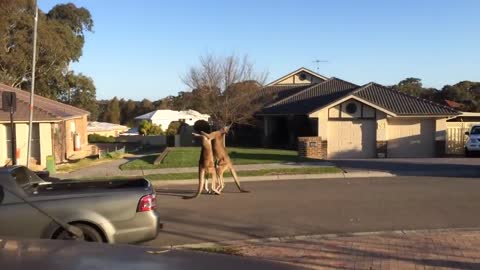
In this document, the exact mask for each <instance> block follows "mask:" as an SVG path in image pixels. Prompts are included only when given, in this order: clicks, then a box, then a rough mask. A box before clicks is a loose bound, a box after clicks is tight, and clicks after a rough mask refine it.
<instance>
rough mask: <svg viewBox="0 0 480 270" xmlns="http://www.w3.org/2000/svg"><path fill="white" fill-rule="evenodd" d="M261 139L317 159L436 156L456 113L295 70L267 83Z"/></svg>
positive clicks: (370, 86) (385, 90)
mask: <svg viewBox="0 0 480 270" xmlns="http://www.w3.org/2000/svg"><path fill="white" fill-rule="evenodd" d="M263 91H264V92H265V93H270V94H274V96H275V100H274V101H273V102H272V103H270V104H269V105H267V106H265V107H264V108H263V110H262V111H261V112H260V113H259V116H261V117H262V118H263V122H264V142H265V144H267V145H270V146H272V145H273V146H275V145H276V146H290V147H296V146H297V144H298V147H299V151H300V152H301V154H302V155H305V156H310V157H316V158H330V159H332V158H333V159H335V158H337V159H338V158H375V157H392V158H393V157H407V158H410V157H435V156H443V155H444V154H445V153H446V132H447V120H448V119H452V118H455V117H457V116H458V115H460V112H458V111H457V110H455V109H453V108H450V107H448V106H444V105H441V104H437V103H434V102H432V101H428V100H425V99H421V98H417V97H413V96H409V95H407V94H404V93H401V92H398V91H395V90H392V89H391V88H388V87H385V86H382V85H380V84H377V83H373V82H372V83H368V84H365V85H362V86H359V85H356V84H353V83H350V82H347V81H344V80H341V79H338V78H333V77H332V78H327V77H325V76H322V75H320V74H317V73H315V72H313V71H311V70H308V69H306V68H300V69H298V70H296V71H294V72H292V73H290V74H287V75H285V76H283V77H281V78H279V79H278V80H275V81H273V82H272V83H270V84H268V85H267V86H266V87H265V88H264V89H263Z"/></svg>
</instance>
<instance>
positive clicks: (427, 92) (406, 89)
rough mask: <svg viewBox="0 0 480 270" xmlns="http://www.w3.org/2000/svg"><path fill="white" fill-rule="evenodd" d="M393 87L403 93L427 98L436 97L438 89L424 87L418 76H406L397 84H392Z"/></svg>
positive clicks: (432, 98) (434, 98) (433, 98)
mask: <svg viewBox="0 0 480 270" xmlns="http://www.w3.org/2000/svg"><path fill="white" fill-rule="evenodd" d="M392 88H393V89H395V90H397V91H400V92H403V93H405V94H408V95H411V96H414V97H420V98H425V99H429V100H437V99H438V90H436V89H434V88H424V87H423V84H422V80H421V79H418V78H406V79H404V80H402V81H400V82H399V83H398V84H396V85H394V86H392Z"/></svg>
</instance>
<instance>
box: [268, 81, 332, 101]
mask: <svg viewBox="0 0 480 270" xmlns="http://www.w3.org/2000/svg"><path fill="white" fill-rule="evenodd" d="M331 80H333V78H329V79H328V80H325V81H323V82H319V83H315V84H312V86H310V87H307V88H305V89H303V90H300V91H299V92H297V93H295V94H293V95H290V96H288V97H284V98H282V99H280V100H277V101H276V102H274V103H272V104H269V105H268V106H266V108H269V107H273V106H275V105H278V104H279V103H280V102H282V101H286V100H289V99H291V98H293V97H296V96H297V95H300V94H301V93H303V92H306V91H307V90H309V89H312V88H313V87H315V86H318V85H321V84H324V83H326V82H329V81H331Z"/></svg>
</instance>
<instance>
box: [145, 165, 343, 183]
mask: <svg viewBox="0 0 480 270" xmlns="http://www.w3.org/2000/svg"><path fill="white" fill-rule="evenodd" d="M341 172H342V170H340V169H339V168H337V167H302V168H283V169H264V170H254V171H239V172H237V173H238V175H239V176H241V177H242V176H243V177H245V176H269V175H295V174H327V173H341ZM231 176H232V175H231V174H230V173H225V175H224V177H231ZM146 178H147V179H148V180H151V181H167V180H183V179H196V178H198V173H195V172H192V173H166V174H151V175H147V176H146Z"/></svg>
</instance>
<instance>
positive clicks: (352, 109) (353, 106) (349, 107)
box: [346, 103, 357, 114]
mask: <svg viewBox="0 0 480 270" xmlns="http://www.w3.org/2000/svg"><path fill="white" fill-rule="evenodd" d="M346 110H347V113H349V114H354V113H356V112H357V104H355V103H348V104H347V108H346Z"/></svg>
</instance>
